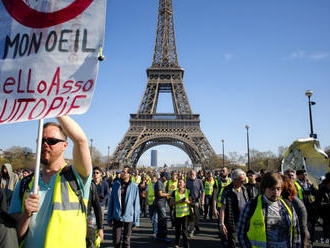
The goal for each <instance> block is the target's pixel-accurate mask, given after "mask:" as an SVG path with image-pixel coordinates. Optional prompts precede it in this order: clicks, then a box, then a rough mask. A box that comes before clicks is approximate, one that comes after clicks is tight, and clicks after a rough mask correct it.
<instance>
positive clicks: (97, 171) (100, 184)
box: [93, 166, 110, 219]
mask: <svg viewBox="0 0 330 248" xmlns="http://www.w3.org/2000/svg"><path fill="white" fill-rule="evenodd" d="M102 174H103V171H102V169H101V168H100V167H97V166H95V167H94V168H93V182H94V183H95V185H96V189H97V194H98V197H99V201H100V205H101V209H102V219H103V218H104V208H105V206H106V203H107V202H108V199H109V197H110V190H109V185H108V183H107V182H106V181H105V180H103V179H102Z"/></svg>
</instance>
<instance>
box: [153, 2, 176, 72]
mask: <svg viewBox="0 0 330 248" xmlns="http://www.w3.org/2000/svg"><path fill="white" fill-rule="evenodd" d="M151 68H153V69H155V68H180V67H179V64H178V55H177V52H176V43H175V32H174V18H173V4H172V0H163V1H160V2H159V10H158V22H157V34H156V43H155V50H154V57H153V60H152V66H151Z"/></svg>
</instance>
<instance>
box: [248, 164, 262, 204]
mask: <svg viewBox="0 0 330 248" xmlns="http://www.w3.org/2000/svg"><path fill="white" fill-rule="evenodd" d="M246 176H247V177H248V179H249V182H248V183H247V184H245V187H246V190H247V192H248V195H249V199H253V198H255V197H257V196H258V195H259V193H260V184H259V183H258V182H257V181H256V173H255V171H253V170H248V171H247V172H246Z"/></svg>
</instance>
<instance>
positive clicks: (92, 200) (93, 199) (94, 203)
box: [87, 182, 103, 229]
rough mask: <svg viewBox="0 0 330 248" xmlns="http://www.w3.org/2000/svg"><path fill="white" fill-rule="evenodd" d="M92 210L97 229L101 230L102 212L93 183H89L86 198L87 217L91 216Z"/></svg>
mask: <svg viewBox="0 0 330 248" xmlns="http://www.w3.org/2000/svg"><path fill="white" fill-rule="evenodd" d="M92 208H93V210H94V214H95V218H96V226H97V229H103V220H102V210H101V205H100V201H99V197H98V194H97V189H96V185H95V183H94V182H91V189H90V192H89V198H88V207H87V215H90V214H91V212H92Z"/></svg>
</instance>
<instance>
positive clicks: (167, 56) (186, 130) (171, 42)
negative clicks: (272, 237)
mask: <svg viewBox="0 0 330 248" xmlns="http://www.w3.org/2000/svg"><path fill="white" fill-rule="evenodd" d="M183 74H184V70H183V69H182V68H181V67H180V66H179V64H178V56H177V51H176V44H175V32H174V19H173V2H172V0H159V9H158V22H157V33H156V44H155V50H154V55H153V60H152V65H151V67H150V68H148V69H147V77H148V81H147V86H146V89H145V91H144V94H143V97H142V100H141V102H140V105H139V108H138V111H137V113H136V114H131V115H130V117H131V118H130V127H129V129H128V131H127V132H126V134H125V136H124V138H123V139H122V140H121V142H120V143H119V144H118V146H117V148H116V150H115V152H114V154H113V156H112V158H113V159H112V161H113V164H114V165H115V164H116V165H117V166H122V165H123V164H129V165H133V166H136V164H137V162H138V160H139V158H140V157H141V155H142V154H143V153H144V152H145V151H147V150H148V149H150V148H152V147H154V146H157V145H162V144H166V145H173V146H176V147H178V148H180V149H182V150H183V151H184V152H186V153H187V154H188V156H189V157H190V159H191V161H192V163H193V164H194V165H201V164H203V165H206V164H207V161H208V160H210V159H211V158H212V157H214V156H215V153H214V151H213V149H212V147H211V145H210V144H209V142H208V141H207V139H206V137H205V136H204V134H203V132H202V130H201V129H200V120H199V115H198V114H193V113H192V111H191V107H190V104H189V100H188V97H187V94H186V91H185V89H184V85H183ZM160 93H166V94H169V95H171V98H172V106H173V113H158V112H157V104H158V101H159V95H160Z"/></svg>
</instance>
